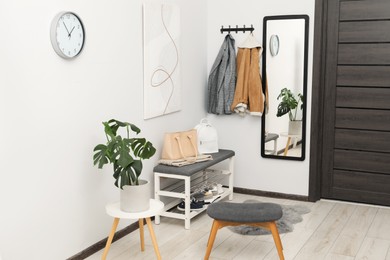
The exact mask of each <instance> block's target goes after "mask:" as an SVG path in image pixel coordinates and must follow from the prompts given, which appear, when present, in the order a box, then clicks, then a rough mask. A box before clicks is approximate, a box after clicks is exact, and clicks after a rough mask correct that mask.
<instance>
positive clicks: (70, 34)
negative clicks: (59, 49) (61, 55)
mask: <svg viewBox="0 0 390 260" xmlns="http://www.w3.org/2000/svg"><path fill="white" fill-rule="evenodd" d="M74 27H75V26H73V28H72V30H70V33H69V38H70V37H71V36H72V32H73V30H74Z"/></svg>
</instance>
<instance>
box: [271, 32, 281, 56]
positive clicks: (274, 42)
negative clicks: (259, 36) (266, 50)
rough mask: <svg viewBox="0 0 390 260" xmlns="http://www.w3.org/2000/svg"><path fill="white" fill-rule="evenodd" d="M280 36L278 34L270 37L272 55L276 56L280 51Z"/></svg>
mask: <svg viewBox="0 0 390 260" xmlns="http://www.w3.org/2000/svg"><path fill="white" fill-rule="evenodd" d="M279 44H280V43H279V36H277V35H276V34H274V35H272V36H271V39H270V46H269V47H270V52H271V55H272V56H276V55H278V53H279Z"/></svg>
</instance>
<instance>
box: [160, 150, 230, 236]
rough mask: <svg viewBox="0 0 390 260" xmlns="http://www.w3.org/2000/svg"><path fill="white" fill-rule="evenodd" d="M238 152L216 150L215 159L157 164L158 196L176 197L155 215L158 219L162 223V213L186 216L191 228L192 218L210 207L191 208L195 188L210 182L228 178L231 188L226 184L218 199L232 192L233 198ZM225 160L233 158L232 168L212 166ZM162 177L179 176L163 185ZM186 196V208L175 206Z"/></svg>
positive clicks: (186, 221) (171, 216) (187, 226)
mask: <svg viewBox="0 0 390 260" xmlns="http://www.w3.org/2000/svg"><path fill="white" fill-rule="evenodd" d="M234 155H235V153H234V151H231V150H222V149H221V150H219V152H218V153H213V154H212V157H213V160H210V161H205V162H199V163H195V164H191V165H187V166H182V167H175V166H168V165H163V164H159V165H157V166H156V167H154V186H155V189H154V191H155V195H154V198H155V199H156V200H161V197H170V198H173V199H172V201H170V202H169V203H166V204H165V207H164V210H163V211H162V212H161V213H160V215H156V216H155V223H156V224H160V216H164V217H170V218H176V219H182V220H184V227H185V228H186V229H190V221H191V219H192V218H193V217H195V216H196V215H198V214H200V213H201V212H203V211H204V210H206V208H207V206H204V207H203V208H202V209H200V210H192V211H191V210H190V204H191V194H192V192H191V191H194V190H195V189H196V188H197V187H200V186H201V185H203V184H204V183H206V182H216V183H221V182H223V181H225V180H226V178H227V180H228V188H227V189H226V188H225V189H224V192H223V193H222V194H219V195H218V196H220V198H218V199H217V200H216V201H219V200H221V199H224V198H225V197H227V196H229V200H232V199H233V167H234ZM225 160H229V166H228V169H214V168H212V166H215V165H216V164H218V163H220V162H222V161H225ZM161 178H167V179H175V180H177V182H175V183H174V184H172V185H169V186H168V187H165V188H163V189H162V188H161ZM216 197H217V196H216ZM183 200H184V201H185V208H184V211H178V210H175V208H176V206H177V205H178V204H179V203H180V202H181V201H183Z"/></svg>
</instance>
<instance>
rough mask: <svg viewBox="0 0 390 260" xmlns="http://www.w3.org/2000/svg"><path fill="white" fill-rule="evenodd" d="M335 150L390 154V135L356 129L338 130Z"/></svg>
mask: <svg viewBox="0 0 390 260" xmlns="http://www.w3.org/2000/svg"><path fill="white" fill-rule="evenodd" d="M335 133H336V134H335V144H334V148H336V149H344V150H359V151H367V152H385V153H390V133H389V132H378V131H364V130H355V129H336V131H335Z"/></svg>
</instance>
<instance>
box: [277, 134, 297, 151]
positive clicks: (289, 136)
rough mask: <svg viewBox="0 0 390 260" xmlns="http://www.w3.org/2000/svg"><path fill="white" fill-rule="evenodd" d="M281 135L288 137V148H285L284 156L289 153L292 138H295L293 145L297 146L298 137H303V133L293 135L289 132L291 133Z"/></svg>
mask: <svg viewBox="0 0 390 260" xmlns="http://www.w3.org/2000/svg"><path fill="white" fill-rule="evenodd" d="M280 136H283V137H287V143H286V148H284V153H283V155H284V156H286V155H287V153H288V149H289V147H290V143H291V139H293V140H294V144H293V147H296V146H297V142H298V139H299V138H301V135H292V134H289V133H280Z"/></svg>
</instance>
